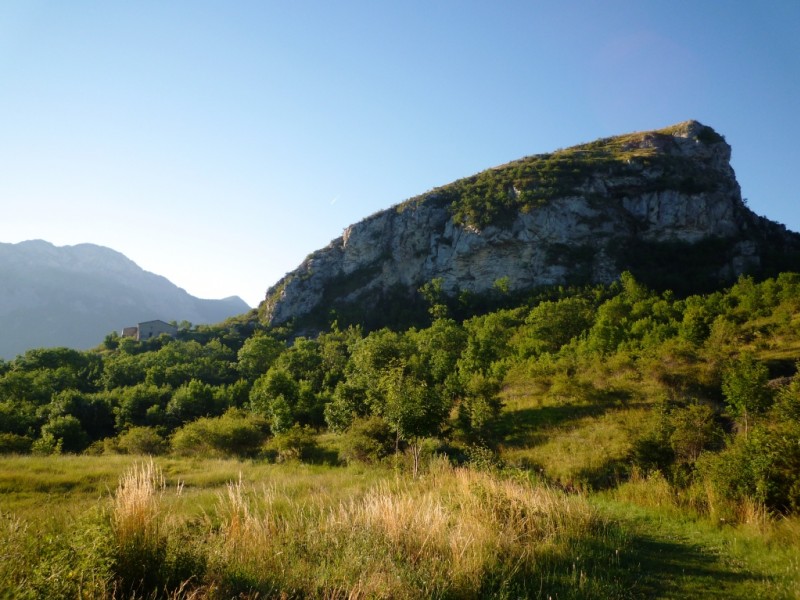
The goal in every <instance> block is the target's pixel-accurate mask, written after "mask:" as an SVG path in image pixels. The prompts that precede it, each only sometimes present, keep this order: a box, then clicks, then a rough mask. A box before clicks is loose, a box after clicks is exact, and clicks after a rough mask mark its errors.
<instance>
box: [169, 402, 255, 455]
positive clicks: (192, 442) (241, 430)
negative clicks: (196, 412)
mask: <svg viewBox="0 0 800 600" xmlns="http://www.w3.org/2000/svg"><path fill="white" fill-rule="evenodd" d="M267 431H268V428H267V424H266V421H265V420H264V419H263V418H262V417H259V416H256V415H251V414H247V413H244V412H242V411H240V410H237V409H231V410H229V411H228V412H227V413H225V414H224V415H222V416H221V417H206V418H202V419H197V420H196V421H193V422H191V423H187V424H186V425H184V426H183V427H181V428H180V429H178V430H177V431H176V432H175V433H174V434H173V436H172V449H173V450H174V451H175V452H177V453H178V454H184V455H189V454H210V455H212V456H239V457H244V456H254V455H256V454H257V453H258V451H259V450H260V448H261V445H262V444H263V442H264V440H265V438H266V437H267Z"/></svg>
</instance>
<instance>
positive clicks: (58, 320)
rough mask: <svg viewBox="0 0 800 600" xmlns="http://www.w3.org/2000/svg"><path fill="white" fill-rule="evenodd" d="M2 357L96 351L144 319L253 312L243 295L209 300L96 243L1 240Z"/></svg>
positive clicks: (210, 318)
mask: <svg viewBox="0 0 800 600" xmlns="http://www.w3.org/2000/svg"><path fill="white" fill-rule="evenodd" d="M0 282H1V283H0V357H3V358H13V357H15V356H16V355H17V354H20V353H22V352H24V351H25V350H27V349H29V348H38V347H49V346H68V347H71V348H78V349H86V348H91V347H94V346H96V345H97V344H99V343H100V342H102V341H103V338H104V337H105V336H106V335H107V334H108V333H110V332H111V331H119V330H121V329H122V328H123V327H125V326H128V325H135V324H136V323H138V322H140V321H148V320H153V319H161V320H163V321H171V320H176V321H182V320H186V321H190V322H192V323H194V324H199V323H217V322H219V321H222V320H224V319H226V318H228V317H230V316H234V315H238V314H242V313H244V312H247V311H248V310H249V308H250V307H248V306H247V304H245V302H244V300H242V299H241V298H239V297H238V296H232V297H230V298H224V299H222V300H204V299H201V298H196V297H194V296H192V295H190V294H189V293H188V292H186V291H185V290H183V289H181V288H179V287H178V286H176V285H175V284H173V283H171V282H170V281H169V280H168V279H166V278H165V277H161V276H160V275H156V274H154V273H150V272H148V271H145V270H144V269H142V268H140V267H139V266H138V265H137V264H136V263H134V262H133V261H132V260H130V259H128V258H127V257H125V256H124V255H123V254H121V253H119V252H116V251H115V250H112V249H110V248H105V247H103V246H96V245H93V244H78V245H76V246H63V247H57V246H54V245H53V244H50V243H49V242H45V241H42V240H33V241H27V242H21V243H19V244H2V243H0Z"/></svg>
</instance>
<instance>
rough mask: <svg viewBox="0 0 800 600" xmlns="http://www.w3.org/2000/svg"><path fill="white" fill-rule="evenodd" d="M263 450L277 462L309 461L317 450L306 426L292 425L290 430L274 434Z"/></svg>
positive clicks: (310, 431)
mask: <svg viewBox="0 0 800 600" xmlns="http://www.w3.org/2000/svg"><path fill="white" fill-rule="evenodd" d="M265 449H266V451H267V453H269V454H272V456H273V457H274V459H275V460H276V461H277V462H285V461H287V460H309V459H311V458H312V457H313V456H314V455H315V454H316V453H317V452H318V450H319V448H318V446H317V442H316V440H315V439H314V431H313V430H312V429H311V427H309V426H308V425H304V426H302V427H301V426H300V425H294V426H293V427H292V428H291V429H289V430H287V431H284V432H282V433H278V434H276V435H275V437H273V438H272V439H271V440H270V441H269V442H268V443H267V445H266V447H265Z"/></svg>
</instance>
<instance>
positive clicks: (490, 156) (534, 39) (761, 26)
mask: <svg viewBox="0 0 800 600" xmlns="http://www.w3.org/2000/svg"><path fill="white" fill-rule="evenodd" d="M799 111H800V1H797V0H786V1H783V2H781V1H777V0H776V1H771V2H745V1H733V0H730V1H724V2H723V1H695V2H675V1H674V0H670V1H666V0H665V1H656V0H653V1H641V0H633V1H617V0H608V1H605V2H596V1H586V2H535V1H528V2H506V1H501V0H498V1H494V2H488V1H483V2H469V1H458V2H456V1H451V2H445V1H440V2H437V1H431V0H426V1H408V0H404V1H402V2H394V3H390V2H376V1H375V0H369V1H363V2H350V1H347V0H337V1H336V2H329V1H327V0H326V1H322V0H320V1H318V2H308V1H302V0H292V1H289V0H285V1H281V2H273V1H267V0H264V1H257V2H245V1H231V2H220V1H214V2H204V1H199V0H191V1H188V0H187V1H177V0H176V1H170V2H164V1H162V0H159V1H146V0H145V1H136V2H106V1H103V2H100V1H98V2H94V1H89V0H84V1H82V0H76V1H74V2H72V1H71V2H64V1H62V0H50V1H36V0H4V1H3V2H2V3H0V202H2V205H1V206H2V216H1V217H0V241H1V242H18V241H22V240H26V239H36V238H40V239H45V240H48V241H50V242H53V243H55V244H57V245H65V244H77V243H81V242H91V243H96V244H101V245H104V246H109V247H111V248H114V249H115V250H118V251H120V252H123V253H124V254H126V255H127V256H128V257H130V258H131V259H133V260H134V261H135V262H137V263H138V264H139V265H140V266H142V267H143V268H145V269H147V270H149V271H153V272H156V273H158V274H161V275H164V276H166V277H168V278H169V279H171V280H172V281H173V282H175V283H177V284H178V285H180V286H181V287H184V288H185V289H186V290H188V291H189V292H190V293H192V294H195V295H198V296H201V297H209V298H213V297H223V296H229V295H234V294H236V295H239V296H241V297H242V298H244V299H245V300H246V301H247V302H248V303H250V304H251V305H255V304H256V303H257V302H258V301H260V300H261V299H262V298H263V295H264V292H265V290H266V288H267V287H269V286H270V285H272V284H273V283H275V282H276V281H277V280H278V279H279V278H280V277H281V276H282V275H283V274H284V273H286V272H287V271H290V270H292V269H293V268H294V267H295V266H297V265H298V264H299V263H300V262H301V261H302V260H303V258H304V257H305V256H306V255H307V254H309V253H310V252H311V251H313V250H315V249H317V248H320V247H322V246H325V245H327V243H328V242H329V241H331V240H332V239H334V238H336V237H338V236H339V235H341V233H342V230H343V229H344V228H345V227H346V226H347V225H349V224H351V223H353V222H355V221H358V220H360V219H361V218H363V217H366V216H368V215H370V214H372V213H373V212H375V211H378V210H381V209H383V208H387V207H389V206H390V205H392V204H395V203H397V202H400V201H402V200H404V199H406V198H408V197H411V196H414V195H417V194H419V193H422V192H425V191H426V190H428V189H430V188H432V187H435V186H438V185H441V184H444V183H447V182H449V181H452V180H454V179H457V178H459V177H463V176H467V175H471V174H473V173H475V172H477V171H480V170H482V169H484V168H487V167H490V166H494V165H497V164H501V163H504V162H507V161H509V160H513V159H515V158H519V157H522V156H525V155H529V154H535V153H539V152H546V151H550V150H554V149H556V148H559V147H566V146H570V145H573V144H576V143H580V142H585V141H590V140H593V139H596V138H598V137H604V136H608V135H613V134H616V133H626V132H630V131H637V130H643V129H654V128H659V127H663V126H666V125H670V124H672V123H675V122H679V121H684V120H686V119H690V118H693V119H698V120H700V121H702V122H703V123H705V124H707V125H711V126H712V127H714V128H715V129H716V130H717V131H718V132H720V133H722V134H723V135H724V136H725V137H726V139H727V140H728V142H729V143H731V144H732V146H733V166H734V168H735V170H736V173H737V176H738V178H739V182H740V184H741V186H742V193H743V195H744V196H745V197H746V198H747V199H748V200H749V204H750V206H751V208H753V210H755V211H756V212H757V213H759V214H762V215H765V216H768V217H769V218H771V219H774V220H777V221H780V222H783V223H785V224H786V225H787V226H788V227H789V228H791V229H794V230H796V231H797V230H800V210H798V204H797V201H798V192H797V177H798V171H800V116H799Z"/></svg>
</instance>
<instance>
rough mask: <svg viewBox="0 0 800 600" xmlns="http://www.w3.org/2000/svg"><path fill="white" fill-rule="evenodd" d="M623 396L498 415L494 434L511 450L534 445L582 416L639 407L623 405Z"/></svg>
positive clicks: (523, 409) (605, 396)
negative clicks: (551, 432)
mask: <svg viewBox="0 0 800 600" xmlns="http://www.w3.org/2000/svg"><path fill="white" fill-rule="evenodd" d="M627 400H628V396H627V394H625V393H620V394H616V395H604V396H603V398H602V400H600V401H596V402H591V403H588V402H587V403H580V404H559V405H555V406H540V407H536V408H522V409H518V410H514V411H508V412H504V413H502V414H501V415H500V418H499V420H498V424H497V431H498V433H499V434H500V436H501V437H502V439H503V443H504V444H505V445H506V446H508V447H511V448H525V447H531V446H536V445H538V444H540V443H542V442H544V441H545V440H546V439H547V434H548V430H550V429H553V428H556V427H560V426H563V425H567V424H569V423H571V422H575V421H580V420H581V419H584V418H586V417H600V416H602V415H603V414H605V413H607V412H611V411H615V410H628V409H632V408H637V407H639V406H641V405H640V404H638V403H630V402H627Z"/></svg>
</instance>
